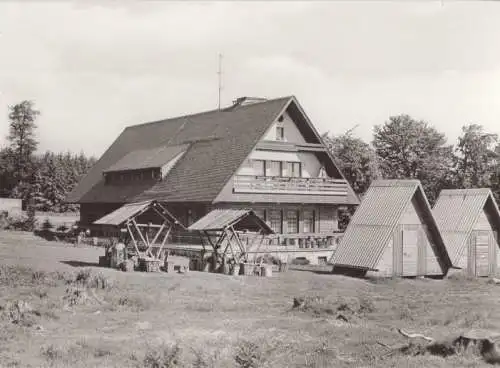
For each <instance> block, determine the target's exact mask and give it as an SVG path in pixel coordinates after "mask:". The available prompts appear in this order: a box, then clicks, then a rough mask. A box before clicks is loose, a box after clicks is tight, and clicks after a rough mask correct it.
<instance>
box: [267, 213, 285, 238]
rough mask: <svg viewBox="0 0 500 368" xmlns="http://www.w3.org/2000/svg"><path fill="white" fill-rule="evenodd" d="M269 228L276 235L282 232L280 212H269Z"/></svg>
mask: <svg viewBox="0 0 500 368" xmlns="http://www.w3.org/2000/svg"><path fill="white" fill-rule="evenodd" d="M269 227H270V228H271V229H272V230H273V231H274V232H275V233H278V234H281V233H282V232H283V229H282V218H281V210H270V211H269Z"/></svg>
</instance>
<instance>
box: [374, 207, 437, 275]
mask: <svg viewBox="0 0 500 368" xmlns="http://www.w3.org/2000/svg"><path fill="white" fill-rule="evenodd" d="M432 244H433V243H432V240H431V239H430V237H429V234H428V230H427V226H426V225H425V222H424V220H423V219H422V217H421V216H420V215H419V204H418V202H417V201H416V200H415V199H413V200H412V201H411V202H409V203H408V206H407V208H406V209H405V211H404V213H403V215H402V217H401V218H400V220H399V221H398V223H397V225H396V226H395V227H394V230H393V232H392V236H391V237H390V239H389V241H388V244H387V247H386V248H385V250H384V253H383V256H382V258H381V259H380V261H379V263H378V265H377V266H376V269H377V271H370V272H368V275H379V276H397V277H414V276H432V275H442V273H443V272H442V269H441V266H440V263H439V260H438V256H437V254H436V251H435V249H433V245H432Z"/></svg>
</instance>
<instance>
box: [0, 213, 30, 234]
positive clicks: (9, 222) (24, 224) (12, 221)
mask: <svg viewBox="0 0 500 368" xmlns="http://www.w3.org/2000/svg"><path fill="white" fill-rule="evenodd" d="M35 226H36V219H33V218H30V217H29V216H26V215H16V216H12V217H11V216H9V217H7V219H6V220H4V221H3V227H4V229H5V230H13V231H33V230H34V229H35Z"/></svg>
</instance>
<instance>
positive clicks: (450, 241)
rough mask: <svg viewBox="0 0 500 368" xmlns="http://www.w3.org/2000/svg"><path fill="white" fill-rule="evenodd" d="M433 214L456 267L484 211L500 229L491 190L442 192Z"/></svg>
mask: <svg viewBox="0 0 500 368" xmlns="http://www.w3.org/2000/svg"><path fill="white" fill-rule="evenodd" d="M432 211H433V214H434V217H435V219H436V221H437V224H438V227H439V229H440V231H441V234H442V236H443V239H444V242H445V245H446V247H447V250H448V253H449V255H450V258H451V261H452V263H453V265H457V264H458V261H459V259H460V257H461V256H462V254H463V252H464V250H465V246H466V244H467V239H468V237H469V235H470V234H471V232H472V230H473V228H474V225H475V224H476V223H477V221H478V219H479V216H480V215H481V212H482V211H485V212H486V213H487V214H488V215H489V217H490V218H491V219H493V221H494V222H495V223H496V224H498V225H497V226H498V227H500V211H499V209H498V205H497V203H496V201H495V199H494V197H493V194H492V192H491V190H490V189H489V188H474V189H446V190H442V191H441V193H440V194H439V197H438V199H437V201H436V204H435V205H434V208H433V210H432Z"/></svg>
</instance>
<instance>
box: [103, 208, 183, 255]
mask: <svg viewBox="0 0 500 368" xmlns="http://www.w3.org/2000/svg"><path fill="white" fill-rule="evenodd" d="M94 225H100V226H107V227H114V228H118V229H120V230H122V229H124V230H126V231H127V232H128V234H129V236H130V239H131V240H132V244H133V246H134V249H135V251H136V252H137V255H139V256H142V255H147V256H150V257H153V258H159V257H160V256H161V254H162V252H161V251H162V249H163V247H164V245H165V243H166V241H167V238H168V236H169V235H170V231H171V230H172V229H173V228H174V226H180V227H182V228H184V229H185V227H184V226H183V225H182V224H181V223H180V222H179V221H178V220H177V219H176V218H175V217H174V216H173V215H172V214H171V213H170V212H169V211H168V210H167V209H166V208H165V207H164V206H163V205H161V204H160V203H159V202H157V201H146V202H137V203H127V204H125V205H123V206H122V207H120V208H118V209H116V210H115V211H113V212H111V213H109V214H107V215H106V216H104V217H102V218H100V219H99V220H97V221H95V222H94ZM162 234H163V239H162V240H161V245H160V248H159V249H158V251H157V252H156V254H153V252H152V247H153V245H154V244H155V243H156V242H157V241H158V240H159V239H160V236H161V235H162ZM140 242H142V243H143V244H144V246H145V250H144V251H142V252H141V251H140V250H139V243H140Z"/></svg>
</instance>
